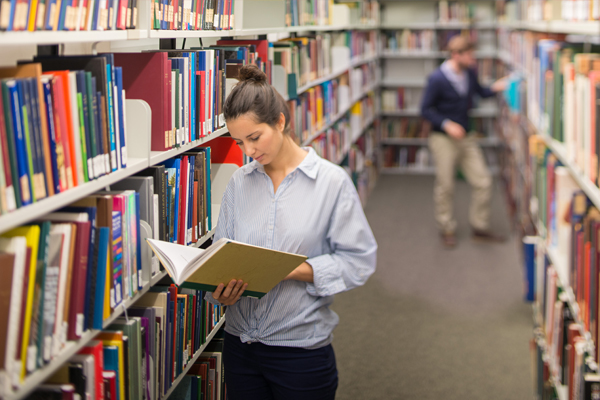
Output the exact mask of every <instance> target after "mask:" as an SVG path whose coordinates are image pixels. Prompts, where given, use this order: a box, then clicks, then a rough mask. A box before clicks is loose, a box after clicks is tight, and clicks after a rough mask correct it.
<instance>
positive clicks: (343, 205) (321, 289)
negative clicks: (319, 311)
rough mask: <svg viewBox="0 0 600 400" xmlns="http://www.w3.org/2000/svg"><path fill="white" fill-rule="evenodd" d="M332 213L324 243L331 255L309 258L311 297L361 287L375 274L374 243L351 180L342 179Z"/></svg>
mask: <svg viewBox="0 0 600 400" xmlns="http://www.w3.org/2000/svg"><path fill="white" fill-rule="evenodd" d="M345 178H346V179H344V182H343V183H342V186H341V190H340V192H339V193H338V197H337V201H336V204H335V207H334V209H333V211H332V213H331V217H330V221H329V229H328V232H327V241H328V243H329V247H330V249H331V252H330V253H329V254H323V255H320V256H317V257H312V258H309V259H308V260H307V261H306V262H307V263H308V264H310V266H311V267H312V268H313V281H314V282H313V283H309V284H307V291H308V293H309V294H311V295H313V296H322V297H323V296H332V295H334V294H336V293H340V292H344V291H347V290H350V289H352V288H355V287H357V286H361V285H363V284H364V283H365V282H366V281H367V279H368V278H369V277H370V276H371V275H372V274H373V272H375V266H376V264H377V243H376V241H375V237H374V236H373V232H372V231H371V228H370V227H369V223H368V222H367V219H366V217H365V214H364V212H363V209H362V205H361V203H360V199H359V197H358V193H357V192H356V189H355V188H354V185H353V184H352V182H351V181H350V178H348V177H347V176H346V177H345Z"/></svg>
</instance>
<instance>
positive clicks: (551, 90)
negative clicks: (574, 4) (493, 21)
mask: <svg viewBox="0 0 600 400" xmlns="http://www.w3.org/2000/svg"><path fill="white" fill-rule="evenodd" d="M510 38H511V39H512V40H510V42H508V43H505V44H509V45H514V46H515V48H512V49H511V54H513V55H515V56H517V57H518V61H516V63H517V64H519V65H520V66H521V67H522V68H524V70H525V71H526V72H527V73H528V74H529V78H528V79H527V81H519V83H518V84H514V86H513V87H511V91H512V92H509V93H507V94H508V95H509V99H510V104H511V105H512V106H513V108H515V111H517V110H516V109H517V108H518V107H520V108H521V110H518V111H521V112H524V113H526V114H527V116H528V117H529V119H530V120H531V121H532V122H533V123H534V125H536V126H537V127H538V129H540V130H541V131H542V132H545V133H547V134H548V135H550V136H551V137H553V138H554V139H556V140H558V141H560V142H563V143H564V144H565V149H566V153H567V154H566V155H567V157H568V159H569V160H570V161H572V162H574V163H575V164H577V165H578V167H579V168H580V169H581V170H582V171H583V173H584V175H585V176H586V177H587V178H588V179H589V180H591V181H592V182H593V183H595V184H597V183H598V178H599V175H600V174H599V167H598V157H599V155H600V142H599V141H598V140H596V131H597V130H598V126H600V125H598V124H599V122H598V121H600V119H598V118H596V115H597V113H598V110H597V108H598V106H597V99H598V98H599V97H600V90H599V89H600V55H599V54H597V53H584V52H583V46H582V45H577V44H570V43H565V42H560V41H556V40H553V39H546V38H545V36H544V35H542V34H527V33H525V34H514V35H511V36H510ZM518 78H519V77H518V76H516V77H515V80H516V79H518ZM515 97H517V98H518V100H517V99H515ZM525 106H527V109H526V110H524V108H525Z"/></svg>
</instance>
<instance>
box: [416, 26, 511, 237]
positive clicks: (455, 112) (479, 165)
mask: <svg viewBox="0 0 600 400" xmlns="http://www.w3.org/2000/svg"><path fill="white" fill-rule="evenodd" d="M473 47H474V46H473V44H472V43H471V42H470V41H469V40H468V39H467V38H465V37H464V36H454V37H453V38H452V39H451V40H450V42H449V44H448V50H449V51H450V58H449V59H447V60H446V61H444V63H442V65H441V66H440V67H439V68H438V69H437V70H435V71H434V72H433V73H432V74H431V75H430V76H429V78H428V82H427V88H426V89H425V94H424V96H423V102H422V104H421V115H422V116H423V117H424V118H425V119H427V120H429V121H430V122H431V124H432V132H431V134H430V136H429V148H430V150H431V153H432V155H433V158H434V161H435V168H436V180H435V187H434V203H435V218H436V221H437V224H438V227H439V229H440V233H441V236H442V242H443V244H444V245H445V246H446V247H448V248H451V247H455V246H456V244H457V241H456V225H457V224H456V220H455V219H454V215H453V200H454V179H455V175H456V166H457V164H458V165H460V168H461V171H462V172H463V174H464V176H465V178H466V179H467V181H468V182H469V184H470V185H471V187H472V198H471V208H470V212H469V222H470V224H471V229H472V236H473V238H474V239H479V240H484V241H502V240H503V238H501V237H499V236H497V235H495V234H494V233H492V232H491V231H490V200H491V195H492V189H493V188H492V183H493V180H492V176H491V173H490V171H489V168H488V167H487V165H486V162H485V159H484V156H483V152H482V151H481V149H480V148H479V146H478V144H477V139H476V137H475V136H474V135H470V134H468V133H467V130H468V122H469V115H468V112H469V109H471V108H472V104H473V97H474V95H476V94H477V95H479V96H480V97H482V98H485V97H491V96H494V95H495V94H496V93H498V92H501V91H502V90H504V87H505V85H506V83H505V80H504V79H500V80H498V81H496V82H495V83H494V84H492V86H491V87H490V88H484V87H482V86H481V85H480V84H479V82H478V81H477V74H476V72H475V71H474V70H473V67H474V65H475V58H474V54H473V51H474V48H473Z"/></svg>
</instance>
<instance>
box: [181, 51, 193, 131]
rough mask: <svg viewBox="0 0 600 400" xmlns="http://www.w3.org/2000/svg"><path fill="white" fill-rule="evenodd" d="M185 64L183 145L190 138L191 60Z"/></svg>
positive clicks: (188, 59)
mask: <svg viewBox="0 0 600 400" xmlns="http://www.w3.org/2000/svg"><path fill="white" fill-rule="evenodd" d="M186 61H187V62H185V63H183V74H184V75H183V105H184V110H183V124H182V126H183V127H184V137H183V143H188V142H189V137H190V123H189V120H190V101H189V99H190V64H189V63H190V62H191V59H190V58H187V59H186Z"/></svg>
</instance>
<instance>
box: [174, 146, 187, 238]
mask: <svg viewBox="0 0 600 400" xmlns="http://www.w3.org/2000/svg"><path fill="white" fill-rule="evenodd" d="M189 169H190V162H189V161H188V156H183V157H181V179H180V180H179V196H180V197H179V198H180V199H181V200H180V201H179V215H180V216H181V217H180V218H179V221H178V224H179V226H178V227H177V232H178V234H177V242H178V243H179V244H183V245H185V244H187V235H186V234H187V215H188V209H189V205H188V204H187V203H188V201H187V199H188V188H189V181H188V175H189Z"/></svg>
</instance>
